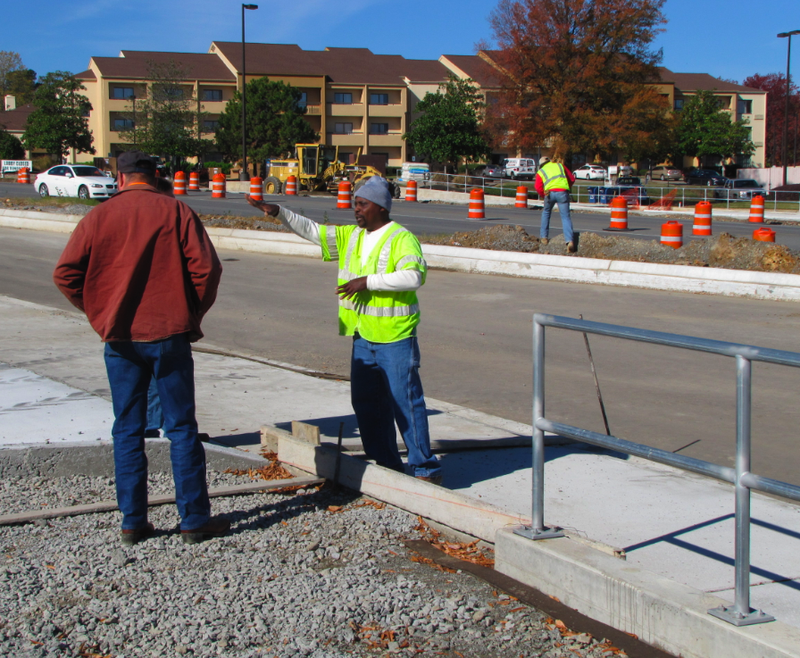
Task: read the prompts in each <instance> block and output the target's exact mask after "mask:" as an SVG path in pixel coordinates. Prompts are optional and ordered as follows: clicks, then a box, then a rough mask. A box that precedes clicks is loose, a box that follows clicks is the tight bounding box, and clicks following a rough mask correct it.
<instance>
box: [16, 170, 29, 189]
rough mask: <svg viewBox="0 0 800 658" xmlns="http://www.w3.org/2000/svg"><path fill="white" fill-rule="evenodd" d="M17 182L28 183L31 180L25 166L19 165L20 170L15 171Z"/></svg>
mask: <svg viewBox="0 0 800 658" xmlns="http://www.w3.org/2000/svg"><path fill="white" fill-rule="evenodd" d="M17 182H18V183H24V184H26V185H27V184H28V183H30V182H31V177H30V174H29V173H28V168H27V167H21V168H20V170H19V171H18V172H17Z"/></svg>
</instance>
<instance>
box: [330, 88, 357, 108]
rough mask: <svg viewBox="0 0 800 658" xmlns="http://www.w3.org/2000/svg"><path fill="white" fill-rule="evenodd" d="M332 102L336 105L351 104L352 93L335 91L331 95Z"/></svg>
mask: <svg viewBox="0 0 800 658" xmlns="http://www.w3.org/2000/svg"><path fill="white" fill-rule="evenodd" d="M333 102H334V103H336V104H337V105H352V104H353V94H352V93H350V92H343V91H337V92H336V93H335V94H334V95H333Z"/></svg>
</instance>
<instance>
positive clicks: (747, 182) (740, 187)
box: [714, 178, 767, 201]
mask: <svg viewBox="0 0 800 658" xmlns="http://www.w3.org/2000/svg"><path fill="white" fill-rule="evenodd" d="M759 195H761V196H766V195H767V191H766V190H765V189H764V188H763V187H761V185H759V184H758V181H756V180H753V179H752V178H739V179H736V180H733V179H727V180H726V181H725V184H724V185H723V187H722V189H721V190H715V191H714V196H715V197H717V198H718V199H719V198H721V199H730V200H731V201H735V200H738V199H752V198H753V197H754V196H759Z"/></svg>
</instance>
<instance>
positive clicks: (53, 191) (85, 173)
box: [33, 165, 117, 199]
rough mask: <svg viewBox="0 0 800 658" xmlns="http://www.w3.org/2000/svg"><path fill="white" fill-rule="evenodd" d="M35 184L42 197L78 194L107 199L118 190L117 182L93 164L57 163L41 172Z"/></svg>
mask: <svg viewBox="0 0 800 658" xmlns="http://www.w3.org/2000/svg"><path fill="white" fill-rule="evenodd" d="M33 186H34V188H35V189H36V191H37V192H38V193H39V196H41V197H48V196H76V197H78V198H79V199H107V198H108V197H110V196H111V195H112V194H115V193H116V191H117V182H116V181H115V180H113V179H111V178H109V177H108V176H106V175H105V174H104V173H103V172H102V171H101V170H100V169H98V168H97V167H93V166H91V165H56V166H55V167H50V169H48V170H47V171H45V172H43V173H41V174H39V175H38V176H37V177H36V180H35V181H34V182H33Z"/></svg>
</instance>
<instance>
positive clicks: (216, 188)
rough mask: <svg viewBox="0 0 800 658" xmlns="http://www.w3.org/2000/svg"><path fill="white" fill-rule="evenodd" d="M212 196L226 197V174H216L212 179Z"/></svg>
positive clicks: (216, 197)
mask: <svg viewBox="0 0 800 658" xmlns="http://www.w3.org/2000/svg"><path fill="white" fill-rule="evenodd" d="M211 198H212V199H224V198H225V174H214V178H213V179H212V180H211Z"/></svg>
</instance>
